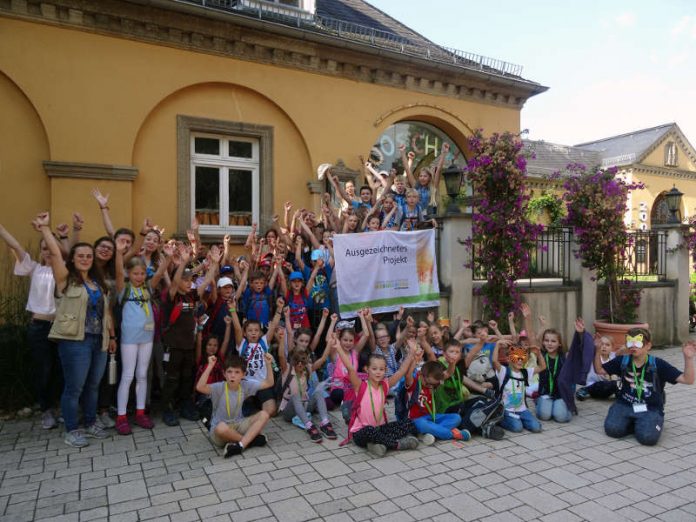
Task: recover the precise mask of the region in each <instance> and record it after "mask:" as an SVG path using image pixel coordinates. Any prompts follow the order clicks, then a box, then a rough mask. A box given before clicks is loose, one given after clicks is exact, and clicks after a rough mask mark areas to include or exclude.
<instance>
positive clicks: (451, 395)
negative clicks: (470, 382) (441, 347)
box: [435, 357, 469, 413]
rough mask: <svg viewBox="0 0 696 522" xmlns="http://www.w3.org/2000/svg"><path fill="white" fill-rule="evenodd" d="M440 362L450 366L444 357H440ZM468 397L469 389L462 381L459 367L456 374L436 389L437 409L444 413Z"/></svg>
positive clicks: (455, 371)
mask: <svg viewBox="0 0 696 522" xmlns="http://www.w3.org/2000/svg"><path fill="white" fill-rule="evenodd" d="M438 362H439V363H440V364H442V365H443V366H445V367H448V366H449V365H448V364H447V361H446V360H445V358H444V357H440V358H439V359H438ZM468 398H469V390H468V388H467V387H466V386H464V384H463V383H462V377H461V373H460V372H459V368H457V369H456V370H454V374H453V375H452V376H451V377H450V378H449V379H447V380H446V381H445V382H443V383H442V384H441V385H440V386H438V387H437V389H436V390H435V409H436V410H437V412H438V413H444V411H445V410H446V409H447V408H449V407H450V406H454V405H456V404H461V403H462V402H464V401H465V400H467V399H468Z"/></svg>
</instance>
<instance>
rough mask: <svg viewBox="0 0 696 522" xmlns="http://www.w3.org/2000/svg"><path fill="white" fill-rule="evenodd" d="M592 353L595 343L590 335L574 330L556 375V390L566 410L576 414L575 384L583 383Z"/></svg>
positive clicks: (592, 357) (592, 356) (588, 369)
mask: <svg viewBox="0 0 696 522" xmlns="http://www.w3.org/2000/svg"><path fill="white" fill-rule="evenodd" d="M594 355H595V345H594V340H593V339H592V336H591V335H590V334H589V333H587V332H584V333H583V334H582V335H580V334H579V333H578V332H575V335H574V336H573V342H572V344H571V345H570V351H569V352H568V355H567V357H566V360H565V363H564V364H563V368H561V373H560V375H559V376H558V392H559V393H560V394H561V398H562V399H563V402H565V404H566V406H567V407H568V410H569V411H571V412H573V413H574V414H576V415H577V414H578V409H577V407H576V406H575V385H576V384H585V380H586V379H587V373H588V372H589V371H590V365H591V364H592V360H593V359H594Z"/></svg>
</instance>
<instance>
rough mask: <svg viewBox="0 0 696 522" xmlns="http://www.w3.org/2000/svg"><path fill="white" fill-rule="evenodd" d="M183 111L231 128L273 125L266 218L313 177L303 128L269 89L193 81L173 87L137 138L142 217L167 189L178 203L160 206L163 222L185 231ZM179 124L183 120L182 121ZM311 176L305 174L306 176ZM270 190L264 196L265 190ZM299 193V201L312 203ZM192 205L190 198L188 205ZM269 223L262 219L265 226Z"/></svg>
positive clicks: (137, 209) (138, 214)
mask: <svg viewBox="0 0 696 522" xmlns="http://www.w3.org/2000/svg"><path fill="white" fill-rule="evenodd" d="M181 117H186V118H192V119H196V120H197V121H204V122H209V123H210V126H209V128H211V129H212V128H215V124H216V123H217V124H220V125H222V126H223V127H224V124H231V125H230V128H232V127H234V126H236V127H235V128H242V129H246V130H249V129H252V128H258V127H264V128H267V129H272V134H271V136H272V137H271V138H270V139H269V141H268V142H267V144H268V145H270V146H271V147H272V151H271V153H270V155H269V156H268V160H267V162H266V164H263V165H262V167H261V170H262V174H261V176H262V180H263V179H264V178H263V176H266V178H265V179H266V184H265V186H264V187H262V190H261V192H262V198H264V197H265V200H263V201H262V209H261V211H262V213H263V216H262V217H263V218H267V219H268V220H270V216H271V215H272V214H273V209H274V208H279V205H280V198H281V196H282V194H287V193H288V192H289V190H290V188H291V187H292V186H293V184H294V185H295V186H296V185H297V182H298V180H302V185H304V181H308V180H309V178H308V173H310V172H311V170H312V169H311V163H310V153H309V149H308V146H307V143H306V140H305V137H304V136H303V135H302V133H301V131H300V129H299V128H298V126H297V125H296V123H295V122H294V121H293V120H292V118H291V117H290V116H289V115H288V113H287V112H286V111H285V110H284V109H283V108H282V107H280V106H279V105H278V104H277V103H275V102H274V101H273V100H272V99H269V98H268V97H267V96H265V95H264V94H262V93H260V92H258V91H256V90H253V89H250V88H248V87H245V86H242V85H237V84H233V83H227V82H204V83H197V84H192V85H188V86H186V87H183V88H181V89H178V90H176V91H175V92H172V93H171V94H169V95H168V96H166V97H164V98H163V99H162V100H160V101H159V102H158V103H157V104H156V105H154V106H153V107H152V109H151V110H150V111H149V113H148V114H147V116H146V117H145V118H144V120H143V122H142V124H141V125H140V128H139V129H138V132H137V134H136V137H135V140H134V144H133V153H132V158H133V160H132V161H133V165H135V166H136V167H138V169H139V175H138V178H137V179H136V180H135V182H134V190H133V208H134V221H135V222H136V223H137V222H138V221H139V220H140V219H141V218H142V217H144V216H146V215H148V214H147V213H146V210H147V206H148V201H152V198H153V197H155V198H156V196H157V194H161V193H164V194H166V195H165V197H164V198H162V199H164V200H165V201H171V202H172V203H174V202H178V203H177V204H176V205H174V204H172V205H168V206H166V207H161V210H162V212H163V214H165V215H164V222H166V223H167V224H168V226H169V227H171V228H170V230H171V229H176V230H177V231H178V232H182V228H185V227H186V225H185V223H186V221H187V220H188V217H187V216H183V215H182V214H183V212H182V209H185V208H186V204H185V203H186V198H187V197H190V192H189V193H188V194H186V193H185V191H186V186H185V183H184V184H181V183H179V178H180V176H181V175H180V173H181V171H182V168H186V166H185V165H183V166H182V163H183V162H184V161H185V157H186V156H185V154H182V150H181V148H182V147H181V145H180V141H181V136H179V135H178V132H179V131H178V130H177V125H178V124H177V122H178V121H179V122H180V121H181ZM179 127H180V124H179ZM206 128H208V127H207V126H206ZM305 178H306V179H305ZM264 194H265V196H264ZM308 196H309V194H308V193H307V198H306V201H304V200H302V199H301V198H298V204H300V205H308V204H309V197H308ZM188 208H190V204H189V206H188ZM263 224H264V223H261V225H262V227H263Z"/></svg>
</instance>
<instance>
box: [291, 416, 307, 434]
mask: <svg viewBox="0 0 696 522" xmlns="http://www.w3.org/2000/svg"><path fill="white" fill-rule="evenodd" d="M292 423H293V424H294V425H295V426H297V427H298V428H300V429H301V430H304V429H305V427H304V422H302V419H300V418H299V417H298V416H297V415H295V416H294V417H293V418H292Z"/></svg>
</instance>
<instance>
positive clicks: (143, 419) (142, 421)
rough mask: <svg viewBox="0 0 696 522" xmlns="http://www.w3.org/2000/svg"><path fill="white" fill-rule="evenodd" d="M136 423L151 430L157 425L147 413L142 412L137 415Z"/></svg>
mask: <svg viewBox="0 0 696 522" xmlns="http://www.w3.org/2000/svg"><path fill="white" fill-rule="evenodd" d="M134 420H135V423H136V424H137V425H138V426H140V427H141V428H143V429H146V430H151V429H152V428H154V427H155V423H154V422H152V419H151V418H150V416H149V415H148V414H147V413H141V414H140V415H138V414H136V415H135V419H134Z"/></svg>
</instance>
